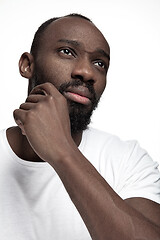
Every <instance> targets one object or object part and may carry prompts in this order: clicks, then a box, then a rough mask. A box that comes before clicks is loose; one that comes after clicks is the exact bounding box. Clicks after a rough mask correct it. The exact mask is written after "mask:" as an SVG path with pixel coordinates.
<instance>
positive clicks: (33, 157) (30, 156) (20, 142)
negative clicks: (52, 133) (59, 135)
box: [7, 127, 82, 162]
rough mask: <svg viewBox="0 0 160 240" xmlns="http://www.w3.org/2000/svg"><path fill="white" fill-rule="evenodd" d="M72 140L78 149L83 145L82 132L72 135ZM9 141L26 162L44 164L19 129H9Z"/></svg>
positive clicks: (15, 151)
mask: <svg viewBox="0 0 160 240" xmlns="http://www.w3.org/2000/svg"><path fill="white" fill-rule="evenodd" d="M72 138H73V140H74V142H75V143H76V145H77V147H78V146H79V144H80V143H81V139H82V132H79V133H77V134H72ZM7 139H8V142H9V144H10V146H11V148H12V150H13V151H14V153H15V154H16V155H17V156H18V157H19V158H21V159H23V160H26V161H32V162H43V160H42V159H40V158H39V156H38V155H37V154H36V153H35V152H34V150H33V149H32V147H31V146H30V144H29V142H28V140H27V138H26V136H24V135H22V133H21V130H20V128H19V127H11V128H9V129H7Z"/></svg>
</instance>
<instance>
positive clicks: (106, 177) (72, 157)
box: [0, 14, 160, 240]
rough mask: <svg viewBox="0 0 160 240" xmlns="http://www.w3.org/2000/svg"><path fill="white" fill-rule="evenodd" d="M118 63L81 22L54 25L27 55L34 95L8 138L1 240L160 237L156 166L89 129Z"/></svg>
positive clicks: (74, 18)
mask: <svg viewBox="0 0 160 240" xmlns="http://www.w3.org/2000/svg"><path fill="white" fill-rule="evenodd" d="M109 60H110V49H109V45H108V43H107V41H106V40H105V38H104V36H103V35H102V33H101V32H100V31H99V30H98V29H97V28H96V27H95V25H94V24H93V23H92V22H91V21H90V20H89V19H88V18H86V17H83V16H81V15H77V14H73V15H69V16H65V17H61V18H56V19H51V20H49V21H47V22H45V23H44V24H43V25H42V26H41V27H40V28H39V30H38V32H37V33H36V35H35V38H34V40H33V44H32V47H31V53H24V54H23V55H22V56H21V58H20V61H19V69H20V73H21V75H22V76H23V77H25V78H28V79H29V88H28V94H29V95H28V98H27V99H26V102H25V103H23V104H21V105H20V108H19V109H16V110H15V111H14V118H15V121H16V123H17V125H18V127H12V128H9V129H8V130H7V131H2V132H1V135H0V144H1V170H0V171H1V172H0V182H1V183H0V184H1V185H0V189H1V193H0V199H1V208H0V216H1V217H0V218H1V220H0V221H1V222H0V226H1V231H0V238H1V239H3V240H9V239H16V240H17V239H23V240H25V239H26V240H28V239H34V240H35V239H38V240H44V239H45V240H52V239H56V240H59V239H60V240H62V239H65V240H71V239H73V240H76V239H77V240H87V239H96V240H103V239H105V240H106V239H109V240H111V239H116V240H117V239H120V240H121V239H122V240H129V239H148V240H152V239H154V240H158V239H160V207H159V203H160V174H159V172H158V169H157V167H158V166H157V164H156V163H155V162H152V160H151V159H150V157H149V156H148V154H147V153H146V152H145V151H144V150H143V149H141V148H140V147H139V146H138V144H137V143H136V142H132V141H130V142H122V141H121V140H120V139H119V138H117V137H115V136H112V135H110V134H107V133H103V132H101V131H98V130H95V129H92V128H88V129H87V126H88V124H89V122H90V117H91V115H92V112H93V110H94V109H95V108H96V106H97V104H98V101H99V99H100V97H101V95H102V93H103V91H104V89H105V85H106V74H107V71H108V67H109Z"/></svg>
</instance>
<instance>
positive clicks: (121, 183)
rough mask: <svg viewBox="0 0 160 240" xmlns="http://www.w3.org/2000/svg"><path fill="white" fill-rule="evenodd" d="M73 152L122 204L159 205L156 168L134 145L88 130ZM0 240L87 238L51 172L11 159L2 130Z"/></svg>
mask: <svg viewBox="0 0 160 240" xmlns="http://www.w3.org/2000/svg"><path fill="white" fill-rule="evenodd" d="M79 149H80V150H81V152H82V153H83V154H84V155H85V157H86V158H87V159H88V160H89V161H90V162H91V163H92V164H93V165H94V166H95V168H96V169H97V170H98V171H99V172H100V174H101V175H102V176H103V177H104V178H105V179H106V181H107V182H108V183H109V184H110V186H111V187H112V188H113V189H114V190H115V191H116V192H117V193H118V194H119V195H120V196H121V197H122V198H123V199H126V198H130V197H144V198H148V199H151V200H153V201H155V202H158V203H160V173H159V171H158V164H157V163H155V162H153V161H152V160H151V158H150V157H149V156H148V154H147V153H146V151H144V150H143V149H141V148H140V147H139V145H138V144H137V142H135V141H128V142H123V141H121V140H120V139H119V138H118V137H115V136H113V135H110V134H107V133H104V132H101V131H99V130H95V129H92V128H90V129H89V130H86V131H84V133H83V137H82V141H81V144H80V146H79ZM0 239H3V240H90V239H91V237H90V235H89V233H88V231H87V228H86V226H85V224H84V223H83V221H82V219H81V217H80V215H79V213H78V211H77V210H76V208H75V206H74V204H73V203H72V201H71V200H70V198H69V195H68V194H67V192H66V190H65V188H64V186H63V184H62V182H61V180H60V178H59V177H58V175H57V174H56V172H55V171H54V169H53V168H52V167H51V166H50V165H49V164H48V163H45V162H44V163H43V162H38V163H37V162H28V161H24V160H22V159H20V158H19V157H17V156H16V155H15V153H14V152H13V151H12V149H11V147H10V146H9V144H8V141H7V137H6V130H3V131H1V132H0Z"/></svg>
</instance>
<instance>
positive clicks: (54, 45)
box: [20, 14, 110, 133]
mask: <svg viewBox="0 0 160 240" xmlns="http://www.w3.org/2000/svg"><path fill="white" fill-rule="evenodd" d="M109 54H110V50H109V46H108V43H107V41H106V40H105V38H104V36H103V35H102V33H101V32H100V31H99V30H98V29H97V28H96V27H95V25H94V24H93V23H92V22H91V21H90V20H89V19H88V18H86V17H83V16H81V15H77V14H76V15H75V14H72V15H68V16H65V17H61V18H53V19H50V20H48V21H47V22H45V23H44V24H42V25H41V26H40V28H39V29H38V31H37V32H36V34H35V37H34V40H33V43H32V47H31V53H30V54H29V53H24V54H23V55H22V57H21V59H20V72H21V75H22V76H23V77H27V78H28V79H29V92H30V91H31V89H32V88H33V87H34V86H36V85H38V84H41V83H44V82H51V83H52V84H53V85H54V86H55V87H56V88H57V89H58V90H59V91H60V92H61V93H62V94H63V95H64V96H65V97H66V98H67V100H68V106H69V113H70V120H71V130H72V132H73V133H75V132H78V131H82V130H84V129H85V128H86V127H87V125H88V124H89V122H90V117H91V114H92V112H93V110H94V109H95V107H96V106H97V104H98V101H99V99H100V97H101V95H102V93H103V91H104V88H105V85H106V74H107V70H108V67H109ZM77 96H78V97H77ZM80 96H82V97H80Z"/></svg>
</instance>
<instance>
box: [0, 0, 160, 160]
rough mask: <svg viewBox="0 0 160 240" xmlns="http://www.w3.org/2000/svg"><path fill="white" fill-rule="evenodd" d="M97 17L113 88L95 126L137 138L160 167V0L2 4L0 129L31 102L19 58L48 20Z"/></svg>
mask: <svg viewBox="0 0 160 240" xmlns="http://www.w3.org/2000/svg"><path fill="white" fill-rule="evenodd" d="M73 12H76V13H81V14H84V15H86V16H87V17H89V18H91V19H92V20H93V22H94V23H95V24H96V25H97V27H98V28H99V29H100V30H101V31H102V32H103V34H104V35H105V37H106V39H107V40H108V42H109V44H110V47H111V66H110V69H109V73H108V78H107V79H108V85H107V89H106V91H105V93H104V95H103V97H102V100H101V102H100V105H99V108H98V109H97V110H96V112H95V113H94V115H93V118H92V125H93V126H94V127H96V128H99V129H102V130H104V131H107V132H110V133H113V134H116V135H118V136H120V137H121V138H122V139H124V140H127V139H136V140H138V141H139V142H140V144H141V146H142V147H143V148H145V149H147V151H148V152H149V154H150V155H151V156H152V158H153V159H154V160H155V161H158V162H159V163H160V109H159V108H160V93H159V92H160V83H159V81H160V0H96V1H95V0H88V1H87V0H85V1H84V0H79V1H77V0H74V1H71V0H66V1H65V0H56V1H53V0H52V1H51V0H44V1H41V0H0V128H1V129H2V128H6V127H9V126H12V125H14V124H15V123H14V120H13V117H12V112H13V110H14V109H15V108H17V107H19V105H20V104H21V103H22V102H24V101H25V98H26V96H27V80H26V79H24V78H22V77H21V76H20V75H19V72H18V60H19V57H20V55H21V54H22V53H23V52H24V51H29V50H30V45H31V42H32V39H33V35H34V32H35V31H36V30H37V28H38V26H39V25H40V24H41V23H42V22H44V21H45V20H47V19H49V18H51V17H55V16H61V15H65V14H69V13H73Z"/></svg>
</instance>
